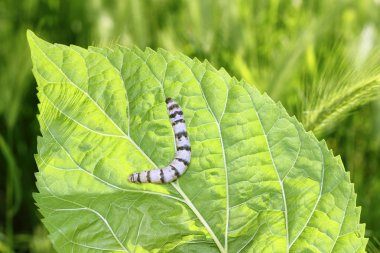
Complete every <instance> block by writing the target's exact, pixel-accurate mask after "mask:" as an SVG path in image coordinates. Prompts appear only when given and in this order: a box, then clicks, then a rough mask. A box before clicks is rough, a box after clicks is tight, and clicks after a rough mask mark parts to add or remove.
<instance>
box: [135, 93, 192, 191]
mask: <svg viewBox="0 0 380 253" xmlns="http://www.w3.org/2000/svg"><path fill="white" fill-rule="evenodd" d="M166 106H167V109H168V113H169V117H170V121H171V123H172V127H173V131H174V135H175V144H176V149H177V151H176V153H175V158H174V159H173V161H172V162H171V163H170V164H169V165H168V166H166V167H163V168H159V169H155V170H146V171H143V172H137V173H133V174H132V175H130V176H129V181H130V182H132V183H147V182H148V183H158V184H160V183H169V182H172V181H174V180H176V179H177V178H178V177H180V176H181V175H182V174H183V173H185V171H186V169H187V166H188V165H189V163H190V158H191V147H190V140H189V138H188V136H187V131H186V125H185V119H184V118H183V112H182V110H181V107H180V106H179V105H178V104H177V103H176V102H175V101H174V100H173V99H171V98H167V99H166Z"/></svg>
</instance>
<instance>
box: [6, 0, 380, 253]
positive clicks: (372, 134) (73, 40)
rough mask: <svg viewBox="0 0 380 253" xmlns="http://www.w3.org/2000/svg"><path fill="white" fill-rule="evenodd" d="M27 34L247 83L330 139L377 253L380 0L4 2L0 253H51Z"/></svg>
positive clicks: (371, 249) (379, 221)
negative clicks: (41, 205) (193, 60)
mask: <svg viewBox="0 0 380 253" xmlns="http://www.w3.org/2000/svg"><path fill="white" fill-rule="evenodd" d="M26 29H31V30H33V31H34V32H35V33H36V34H37V35H38V36H40V37H42V38H44V39H45V40H48V41H50V42H57V43H62V44H76V45H79V46H82V47H87V46H90V45H92V46H108V47H112V46H113V45H116V44H121V45H125V46H132V45H136V46H138V47H140V48H145V47H151V48H153V49H157V48H160V47H161V48H165V49H167V50H169V51H175V52H182V53H184V54H186V55H188V56H190V57H197V58H199V59H201V60H204V59H207V60H208V61H210V62H211V63H212V64H213V65H214V66H215V67H217V68H220V67H224V68H225V69H226V70H227V71H228V72H229V73H230V74H231V75H233V76H236V77H237V78H238V79H241V78H244V79H245V80H247V81H248V82H249V83H251V84H252V85H254V86H256V87H257V88H258V89H259V90H260V91H262V92H267V93H268V94H269V95H270V96H271V97H272V98H273V99H274V100H275V101H281V103H282V104H283V105H284V106H285V108H286V109H287V110H288V112H289V114H290V115H296V117H297V118H298V120H299V121H301V122H302V123H303V124H304V126H305V128H306V129H307V130H312V131H313V132H314V133H315V135H316V136H317V137H318V138H319V139H326V140H327V142H328V145H329V147H330V148H332V149H333V150H334V154H340V155H341V157H342V160H343V163H344V164H345V167H346V170H347V171H349V172H350V174H351V180H352V182H353V183H355V190H356V192H357V194H358V196H357V205H359V206H362V214H361V222H364V223H366V224H367V226H366V236H367V237H369V238H370V241H369V244H368V247H367V250H368V251H369V252H379V251H378V249H379V248H380V242H379V240H380V156H379V154H380V131H379V130H380V98H379V97H380V96H379V94H380V49H379V45H380V43H379V42H380V0H362V1H356V0H353V1H347V0H336V1H330V0H312V1H302V0H292V1H280V0H256V1H247V0H246V1H244V0H236V1H227V0H225V1H223V0H220V1H211V0H210V1H207V0H203V1H202V0H192V1H180V0H144V1H115V0H114V1H111V0H107V1H106V0H103V1H102V0H88V1H74V0H72V1H71V0H24V1H14V0H0V252H13V251H14V252H53V249H52V248H51V245H50V243H49V241H48V239H47V233H46V231H45V229H44V228H43V227H42V225H41V222H40V220H39V218H40V215H39V213H38V211H37V209H36V207H35V205H34V201H33V198H32V193H33V192H35V191H36V187H35V178H34V172H36V171H37V167H36V164H35V161H34V157H33V154H34V153H35V152H36V137H37V135H39V134H40V133H39V126H38V122H37V119H36V114H37V113H38V109H37V104H38V100H37V96H36V83H35V80H34V79H33V77H32V74H31V68H32V66H31V61H30V52H29V48H28V45H27V42H26Z"/></svg>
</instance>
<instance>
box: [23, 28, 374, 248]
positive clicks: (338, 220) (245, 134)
mask: <svg viewBox="0 0 380 253" xmlns="http://www.w3.org/2000/svg"><path fill="white" fill-rule="evenodd" d="M28 40H29V45H30V48H31V52H32V60H33V66H34V67H33V73H34V76H35V78H36V80H37V83H38V97H39V100H40V104H39V110H40V114H39V116H38V119H39V122H40V125H41V133H42V137H40V138H38V154H36V161H37V164H38V167H39V172H38V173H37V174H36V177H37V187H38V191H39V192H38V193H36V194H35V195H34V197H35V200H36V202H37V205H38V207H39V209H40V212H41V213H42V215H43V217H44V219H43V222H44V224H45V226H46V227H47V229H48V230H49V232H50V238H51V240H52V242H53V244H54V246H55V248H56V249H57V251H59V252H97V251H112V252H252V251H255V252H264V251H268V252H269V251H270V252H290V251H291V252H300V251H302V252H306V251H307V252H354V251H357V252H362V251H364V248H365V245H366V243H367V239H365V238H364V225H362V224H359V215H360V208H357V207H356V205H355V201H356V195H355V193H354V188H353V185H352V184H351V183H350V181H349V175H348V173H347V172H345V170H344V167H343V164H342V162H341V160H340V158H339V157H334V156H333V154H332V152H331V151H329V150H328V148H327V146H326V144H325V142H319V141H318V140H317V139H316V138H315V137H314V135H313V134H311V133H310V132H306V131H305V130H304V128H303V127H302V125H301V124H300V123H299V122H298V121H297V120H296V119H295V118H294V117H289V115H288V114H287V113H286V111H285V109H284V108H283V107H282V105H281V104H276V103H274V102H273V101H272V100H271V99H270V98H269V97H268V96H267V95H266V94H264V95H263V94H260V93H259V92H258V91H257V90H256V89H255V88H254V87H252V86H251V85H248V84H246V83H245V82H244V81H237V80H236V79H234V78H231V77H230V76H229V75H228V74H227V73H226V72H225V71H224V70H216V69H214V68H213V67H212V66H211V65H210V64H209V63H208V62H203V63H202V62H200V61H198V60H196V59H189V58H188V57H186V56H184V55H181V54H171V53H169V52H167V51H164V50H158V52H155V51H153V50H151V49H146V50H145V51H141V50H139V49H137V48H133V49H128V48H123V47H117V48H115V49H113V50H111V49H104V48H95V47H91V48H89V49H88V50H86V49H83V48H80V47H77V46H70V47H67V46H63V45H58V44H54V45H53V44H50V43H47V42H45V41H43V40H41V39H39V38H38V37H37V36H36V35H34V34H33V33H32V32H30V31H29V32H28ZM166 97H172V98H174V99H175V100H176V101H177V102H178V103H179V104H180V105H181V106H182V108H183V111H184V116H185V119H186V124H187V127H188V133H189V138H190V139H191V144H192V160H191V164H190V166H189V168H188V170H187V172H186V173H185V174H184V175H183V176H182V177H181V178H180V179H179V180H178V181H176V182H174V183H171V184H163V185H155V184H132V183H129V182H128V180H127V178H128V175H129V174H131V173H133V172H137V171H142V170H146V169H152V168H156V167H161V166H165V165H167V164H168V163H169V162H170V161H171V159H173V156H174V151H175V147H174V136H173V131H172V128H171V124H170V121H169V119H168V115H167V112H166V106H165V98H166Z"/></svg>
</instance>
